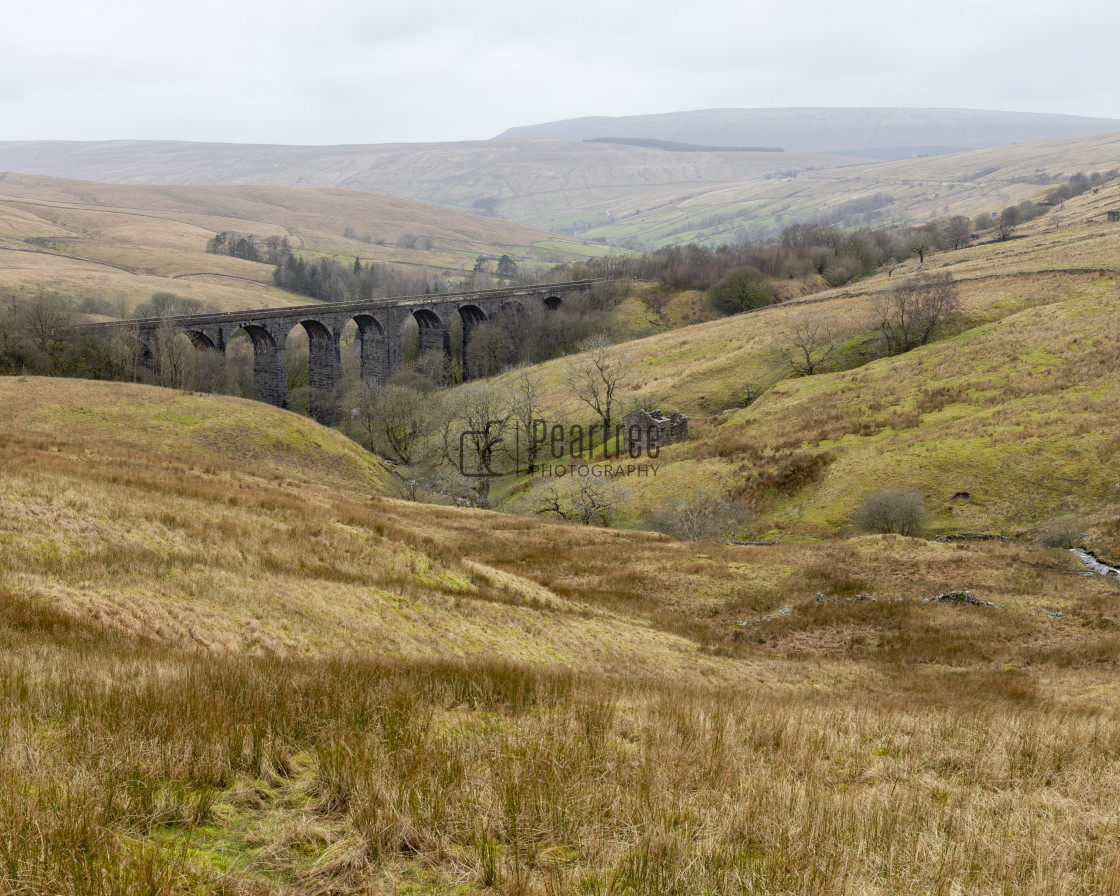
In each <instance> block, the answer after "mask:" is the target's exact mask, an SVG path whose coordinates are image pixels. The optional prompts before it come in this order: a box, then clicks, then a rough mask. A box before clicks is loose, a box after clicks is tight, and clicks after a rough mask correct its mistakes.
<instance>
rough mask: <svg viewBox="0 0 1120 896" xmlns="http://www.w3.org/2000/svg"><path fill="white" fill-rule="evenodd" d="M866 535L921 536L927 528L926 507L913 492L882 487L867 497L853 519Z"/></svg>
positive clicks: (854, 523) (916, 493)
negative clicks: (871, 533)
mask: <svg viewBox="0 0 1120 896" xmlns="http://www.w3.org/2000/svg"><path fill="white" fill-rule="evenodd" d="M852 523H853V525H854V526H855V527H856V528H857V529H859V530H861V531H863V532H878V533H881V534H884V535H886V534H893V535H909V536H913V537H917V536H920V535H921V534H922V533H923V532H924V531H925V528H926V505H925V501H924V500H922V496H921V495H920V494H919V493H918V492H916V491H914V490H913V489H899V488H881V489H878V490H877V491H873V492H870V493H868V494H866V495H864V496H863V500H861V501H860V502H859V507H858V508H856V512H855V514H854V515H853V517H852Z"/></svg>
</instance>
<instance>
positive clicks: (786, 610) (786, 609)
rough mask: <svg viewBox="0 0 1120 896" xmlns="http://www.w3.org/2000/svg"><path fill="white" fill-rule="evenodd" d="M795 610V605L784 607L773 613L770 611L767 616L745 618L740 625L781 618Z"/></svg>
mask: <svg viewBox="0 0 1120 896" xmlns="http://www.w3.org/2000/svg"><path fill="white" fill-rule="evenodd" d="M792 612H793V607H782V608H781V609H780V610H775V611H774V612H773V613H768V614H767V615H765V616H759V617H758V618H757V619H744V620H743V621H742V622H740V623H739V625H757V624H758V623H759V622H770V621H772V620H774V619H781V617H783V616H788V615H789V614H790V613H792Z"/></svg>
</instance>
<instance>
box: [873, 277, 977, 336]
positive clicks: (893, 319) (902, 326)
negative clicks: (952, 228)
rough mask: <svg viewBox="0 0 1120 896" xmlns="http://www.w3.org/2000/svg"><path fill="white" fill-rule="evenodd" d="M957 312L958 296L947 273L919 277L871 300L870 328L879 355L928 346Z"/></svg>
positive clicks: (951, 278) (958, 305) (912, 278)
mask: <svg viewBox="0 0 1120 896" xmlns="http://www.w3.org/2000/svg"><path fill="white" fill-rule="evenodd" d="M959 309H960V295H959V293H958V292H957V287H956V285H955V283H954V282H953V277H952V275H950V274H937V275H930V274H919V275H918V276H916V277H911V278H910V279H909V280H906V281H903V282H902V283H899V284H897V285H895V286H894V287H893V288H891V289H890V290H889V291H888V292H886V293H882V294H880V295H879V296H877V297H876V298H875V300H874V301H873V302H872V305H871V325H872V326H873V327H874V329H875V330H876V331H877V332H878V333H879V337H880V339H881V340H882V347H883V353H884V354H887V355H898V354H901V353H903V352H908V351H910V349H912V348H917V347H918V346H919V345H925V344H926V343H928V342H929V341H930V340H931V339H932V338H933V337H934V336H935V335H936V334H937V332H938V331H939V329H940V328H941V327H942V326H943V325H944V324H945V322H946V320H948V319H949V318H950V317H951V316H952V315H953V314H955V313H956V312H957V311H958V310H959Z"/></svg>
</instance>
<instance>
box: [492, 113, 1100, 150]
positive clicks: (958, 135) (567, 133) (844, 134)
mask: <svg viewBox="0 0 1120 896" xmlns="http://www.w3.org/2000/svg"><path fill="white" fill-rule="evenodd" d="M1118 130H1120V119H1115V118H1086V117H1082V116H1078V115H1051V114H1042V113H1033V112H995V111H989V110H984V109H901V108H866V109H700V110H696V111H692V112H668V113H665V114H661V115H626V116H620V117H605V116H598V117H588V118H571V119H568V120H566V121H553V122H547V123H545V124H536V125H528V126H525V127H515V128H510V129H509V130H507V131H504V132H503V133H501V134H499V135H498V136H497V138H496V139H498V140H569V141H573V142H577V141H582V140H593V139H596V138H603V137H612V138H617V137H638V138H647V139H655V140H669V141H673V142H679V143H691V144H714V145H718V146H727V147H731V146H762V145H764V146H781V147H784V148H785V149H787V150H789V151H791V152H809V153H836V154H840V155H845V156H862V157H866V158H874V159H907V158H914V157H916V156H921V155H936V154H939V153H947V152H959V151H961V150H965V149H982V148H984V147H989V146H1009V145H1011V144H1013V143H1031V142H1034V141H1036V140H1053V139H1057V138H1060V137H1080V136H1085V135H1089V134H1100V133H1104V132H1106V131H1118Z"/></svg>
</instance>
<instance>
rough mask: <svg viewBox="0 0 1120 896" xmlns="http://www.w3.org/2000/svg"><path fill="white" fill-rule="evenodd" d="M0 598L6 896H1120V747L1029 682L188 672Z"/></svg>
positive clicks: (359, 666)
mask: <svg viewBox="0 0 1120 896" xmlns="http://www.w3.org/2000/svg"><path fill="white" fill-rule="evenodd" d="M0 600H2V602H3V604H4V610H5V613H4V616H3V619H4V620H5V621H4V623H3V629H2V631H3V636H4V638H5V640H6V642H7V644H8V650H7V651H5V654H4V655H3V658H2V660H0V664H2V665H0V671H2V675H0V696H2V698H3V699H2V700H0V732H3V734H2V735H0V792H2V793H3V795H4V797H5V798H4V799H3V800H0V844H3V845H2V847H0V874H2V875H3V880H4V883H5V888H6V889H7V890H8V891H9V892H46V891H49V892H52V893H75V894H77V893H88V892H108V893H118V892H119V893H125V892H135V891H136V890H137V889H138V888H139V889H142V890H143V891H144V892H149V893H169V894H170V893H182V892H227V893H281V892H291V893H307V892H336V893H345V892H355V893H356V892H365V891H367V890H368V889H369V888H371V887H372V888H374V889H379V890H383V891H387V892H407V891H408V888H409V887H411V886H416V885H417V883H416V882H417V880H421V881H423V883H422V887H423V888H424V889H426V890H427V891H429V892H447V893H451V892H480V893H481V892H495V891H496V892H502V893H555V892H641V893H658V892H682V893H683V892H689V893H694V892H740V891H762V892H788V893H805V892H837V891H839V892H882V893H887V892H919V891H922V892H928V891H930V890H935V889H939V888H940V889H944V890H946V891H949V890H952V889H954V888H967V889H968V890H969V891H970V892H977V893H1003V892H1007V889H1008V888H1009V887H1010V888H1013V889H1014V890H1015V892H1020V893H1050V892H1054V891H1056V890H1061V891H1063V892H1070V893H1086V894H1090V893H1091V894H1099V893H1112V892H1118V891H1120V875H1118V869H1117V867H1116V861H1115V856H1116V853H1117V849H1118V848H1120V828H1118V826H1117V824H1116V820H1115V812H1114V807H1115V802H1116V800H1117V798H1120V789H1118V788H1120V785H1118V783H1117V782H1118V781H1120V774H1118V773H1120V734H1118V731H1120V729H1118V728H1117V726H1116V724H1115V718H1114V716H1113V715H1112V714H1111V712H1105V711H1091V710H1084V709H1083V710H1069V709H1063V708H1060V707H1056V706H1052V705H1049V704H1047V703H1046V702H1045V701H1041V700H1039V698H1038V697H1037V695H1036V694H1035V693H1034V690H1033V688H1032V686H1031V683H1030V681H1029V679H1028V678H1027V677H1026V676H1024V675H1023V674H1021V673H1017V672H1002V671H993V672H988V673H984V674H980V675H970V676H969V677H968V680H967V681H964V680H961V681H957V682H952V681H950V678H949V677H947V676H946V674H945V673H937V672H923V671H912V670H909V669H907V668H905V667H896V668H894V669H893V671H892V672H891V675H892V677H893V685H892V687H890V688H889V689H888V693H889V694H890V695H891V696H888V697H886V699H882V700H878V701H874V702H871V701H868V700H867V696H866V691H864V690H863V689H862V688H853V689H851V690H844V689H839V690H835V689H834V690H833V692H832V693H831V694H830V695H829V696H828V697H827V699H825V698H824V697H823V696H820V695H815V694H814V693H812V692H807V691H795V692H781V691H775V690H773V689H771V688H765V687H763V688H756V689H753V690H749V691H745V690H742V689H737V690H734V691H728V690H720V689H710V688H706V687H703V686H700V685H693V686H689V685H686V684H679V685H676V686H671V687H670V686H666V685H657V684H652V683H646V684H640V683H629V684H628V683H625V682H623V681H620V680H617V679H615V680H605V679H600V678H598V677H596V676H578V677H577V676H575V675H573V674H572V673H571V672H567V671H550V670H545V669H528V668H525V667H521V666H517V665H514V664H509V663H505V662H494V661H485V660H481V659H480V660H473V661H469V662H448V661H408V662H401V661H398V662H386V661H379V660H373V659H362V658H357V657H351V658H318V659H315V658H312V659H298V658H288V659H281V658H264V657H256V658H254V657H238V656H234V655H229V654H225V655H214V654H199V653H194V652H184V651H181V650H178V649H174V648H168V647H164V646H160V645H156V644H152V643H151V642H145V641H143V640H140V641H135V640H128V639H123V638H120V637H119V636H117V635H114V634H113V632H112V631H111V630H101V631H97V630H96V629H95V628H91V627H90V626H88V625H83V624H80V623H77V622H74V623H73V624H70V625H67V624H66V621H65V620H64V619H61V618H60V617H59V616H58V614H57V613H56V612H54V611H52V610H50V609H49V608H45V607H42V606H37V605H35V604H33V603H29V602H27V601H22V602H21V600H20V599H19V598H17V597H13V596H12V595H10V594H5V595H0ZM978 692H980V694H978ZM969 693H970V694H971V695H972V696H971V697H968V696H966V694H969ZM981 694H982V698H981V696H980V695H981ZM418 875H419V877H417V876H418Z"/></svg>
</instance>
